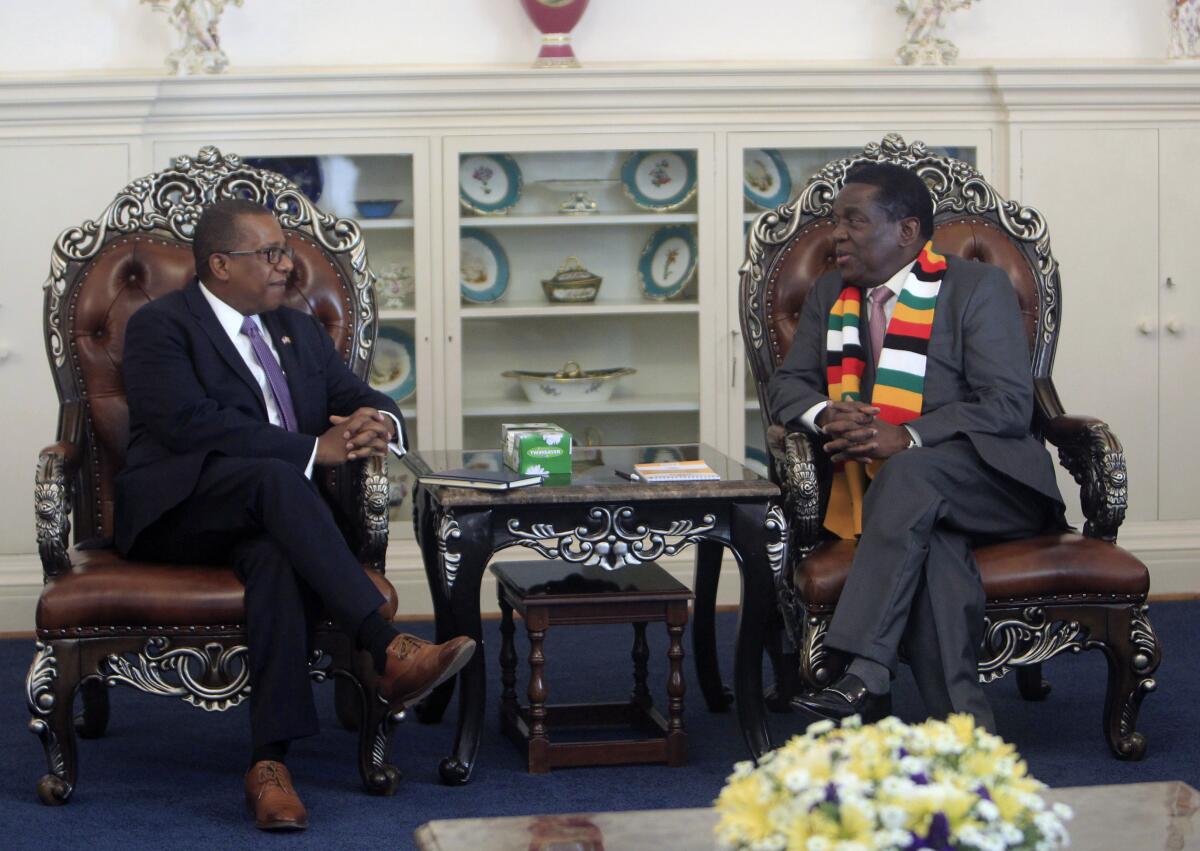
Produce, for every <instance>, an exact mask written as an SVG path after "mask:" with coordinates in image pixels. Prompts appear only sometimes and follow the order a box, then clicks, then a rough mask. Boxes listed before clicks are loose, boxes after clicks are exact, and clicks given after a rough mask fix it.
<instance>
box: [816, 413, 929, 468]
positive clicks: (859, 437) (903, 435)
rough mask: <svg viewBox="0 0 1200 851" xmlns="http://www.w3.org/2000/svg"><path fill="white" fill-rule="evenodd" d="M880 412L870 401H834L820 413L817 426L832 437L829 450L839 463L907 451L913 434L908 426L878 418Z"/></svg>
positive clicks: (828, 445)
mask: <svg viewBox="0 0 1200 851" xmlns="http://www.w3.org/2000/svg"><path fill="white" fill-rule="evenodd" d="M878 413H879V409H878V408H876V407H875V406H874V405H868V404H867V403H866V402H853V401H844V402H830V403H829V404H828V405H826V406H825V408H824V410H822V411H821V413H819V414H817V420H816V422H817V425H818V426H820V427H821V430H822V431H824V432H825V434H826V435H827V436H828V437H829V440H827V441H826V442H825V451H826V452H827V453H828V454H829V456H830V459H829V460H831V461H833V462H834V463H835V464H836V463H839V462H841V461H869V460H872V459H882V458H890V457H891V456H893V455H895V454H896V453H897V452H901V451H903V450H905V449H907V448H908V447H909V446H910V445H911V443H912V435H910V434H909V432H908V429H906V428H904V426H898V425H892V424H891V423H888V422H884V421H883V420H881V419H877V417H876V415H877V414H878Z"/></svg>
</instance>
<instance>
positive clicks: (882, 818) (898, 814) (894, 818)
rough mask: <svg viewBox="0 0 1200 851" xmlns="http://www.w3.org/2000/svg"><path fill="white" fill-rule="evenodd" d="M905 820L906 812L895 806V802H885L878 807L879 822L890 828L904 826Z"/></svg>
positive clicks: (906, 818) (894, 828) (906, 817)
mask: <svg viewBox="0 0 1200 851" xmlns="http://www.w3.org/2000/svg"><path fill="white" fill-rule="evenodd" d="M888 779H891V778H888ZM885 782H886V781H885ZM907 821H908V813H906V812H904V810H903V809H902V808H900V807H897V806H896V805H895V804H885V805H884V806H882V807H880V808H879V822H880V824H882V825H883V826H884V827H886V828H888V829H890V830H896V829H898V828H901V827H904V824H905V822H907Z"/></svg>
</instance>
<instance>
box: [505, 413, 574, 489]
mask: <svg viewBox="0 0 1200 851" xmlns="http://www.w3.org/2000/svg"><path fill="white" fill-rule="evenodd" d="M500 435H501V443H502V444H503V446H504V463H505V465H506V466H508V467H511V468H512V469H514V470H516V471H517V472H518V473H525V474H537V475H541V476H553V475H560V474H563V473H566V474H568V475H569V474H570V472H571V434H570V432H568V431H567V430H566V429H563V428H562V427H560V426H557V425H555V424H554V423H504V424H503V425H502V426H501V427H500Z"/></svg>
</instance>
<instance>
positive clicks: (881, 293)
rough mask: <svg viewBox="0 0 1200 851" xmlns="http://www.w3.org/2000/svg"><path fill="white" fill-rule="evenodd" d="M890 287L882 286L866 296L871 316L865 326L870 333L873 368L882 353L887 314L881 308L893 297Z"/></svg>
mask: <svg viewBox="0 0 1200 851" xmlns="http://www.w3.org/2000/svg"><path fill="white" fill-rule="evenodd" d="M894 295H895V293H894V292H892V290H891V288H890V287H885V286H883V285H882V284H880V285H879V286H877V287H875V289H873V290H871V293H870V295H868V296H867V298H868V299H870V301H871V315H870V316H869V317H867V326H868V327H869V328H870V331H871V357H873V358H874V359H875V366H876V367H878V366H879V355H880V353H881V352H882V351H883V335H884V333H885V332H886V331H887V324H888V323H887V313H886V312H885V311H884V308H883V306H884V305H885V304H887V300H888V299H889V298H891V297H892V296H894Z"/></svg>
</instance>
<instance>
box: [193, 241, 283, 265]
mask: <svg viewBox="0 0 1200 851" xmlns="http://www.w3.org/2000/svg"><path fill="white" fill-rule="evenodd" d="M213 254H226V255H228V256H230V257H249V256H250V255H252V254H259V255H262V256H263V257H264V258H266V261H267V263H269V264H270V265H272V266H278V265H279V261H280V260H282V259H283V258H284V257H287V259H288V260H291V259H292V258H293V257H295V256H296V249H294V248H292V247H291V246H290V245H285V246H283V247H282V248H280V247H279V246H277V245H272V246H271V247H270V248H256V249H254V250H253V251H214V252H213Z"/></svg>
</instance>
